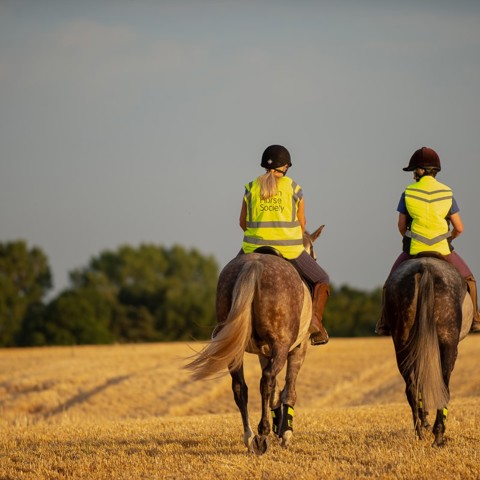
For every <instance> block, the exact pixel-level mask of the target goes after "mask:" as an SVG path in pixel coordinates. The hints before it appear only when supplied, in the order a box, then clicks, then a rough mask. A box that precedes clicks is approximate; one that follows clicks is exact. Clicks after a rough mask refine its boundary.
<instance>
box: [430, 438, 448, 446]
mask: <svg viewBox="0 0 480 480" xmlns="http://www.w3.org/2000/svg"><path fill="white" fill-rule="evenodd" d="M445 443H446V442H445V439H444V438H435V440H434V442H433V443H432V447H435V448H442V447H444V446H445Z"/></svg>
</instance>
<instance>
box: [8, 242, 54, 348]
mask: <svg viewBox="0 0 480 480" xmlns="http://www.w3.org/2000/svg"><path fill="white" fill-rule="evenodd" d="M51 287H52V275H51V271H50V267H49V265H48V259H47V257H46V255H45V254H44V253H43V252H42V250H41V249H40V248H38V247H32V248H28V247H27V244H26V242H25V241H23V240H17V241H13V242H6V243H0V346H1V347H5V346H13V345H15V344H16V337H17V335H18V334H19V332H20V331H21V328H22V321H23V319H24V317H25V315H26V313H27V311H28V310H29V307H30V306H32V305H35V304H40V303H41V301H42V299H43V298H44V296H45V294H46V293H47V292H48V290H49V289H50V288H51Z"/></svg>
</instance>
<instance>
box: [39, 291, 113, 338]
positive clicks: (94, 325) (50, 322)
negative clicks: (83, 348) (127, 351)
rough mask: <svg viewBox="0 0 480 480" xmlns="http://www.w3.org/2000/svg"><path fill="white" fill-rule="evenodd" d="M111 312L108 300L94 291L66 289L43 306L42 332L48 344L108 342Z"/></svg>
mask: <svg viewBox="0 0 480 480" xmlns="http://www.w3.org/2000/svg"><path fill="white" fill-rule="evenodd" d="M111 316H112V306H111V304H110V303H109V302H108V301H107V300H105V298H104V297H103V296H102V295H101V294H99V293H98V292H97V291H95V290H93V289H78V290H66V291H64V292H63V293H61V294H60V295H59V296H58V297H57V298H56V299H55V300H53V301H52V302H51V303H50V304H49V305H48V306H47V308H46V310H45V315H44V327H43V332H42V333H43V335H44V338H45V341H46V343H47V344H48V345H74V344H77V345H86V344H89V345H94V344H105V343H112V341H113V335H112V333H111V331H110V319H111ZM38 333H39V332H36V334H37V335H38Z"/></svg>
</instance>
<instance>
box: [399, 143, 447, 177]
mask: <svg viewBox="0 0 480 480" xmlns="http://www.w3.org/2000/svg"><path fill="white" fill-rule="evenodd" d="M416 168H424V169H434V170H436V171H437V172H439V171H440V170H441V169H442V165H441V164H440V158H439V156H438V155H437V152H436V151H435V150H433V149H431V148H428V147H422V148H419V149H418V150H417V151H416V152H415V153H414V154H413V155H412V158H410V162H409V164H408V167H405V168H404V169H403V171H404V172H413V171H414V170H415V169H416Z"/></svg>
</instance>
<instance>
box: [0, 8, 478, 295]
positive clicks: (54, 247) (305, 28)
mask: <svg viewBox="0 0 480 480" xmlns="http://www.w3.org/2000/svg"><path fill="white" fill-rule="evenodd" d="M478 25H480V2H476V1H461V0H460V1H455V2H447V1H441V0H440V1H433V0H432V1H416V2H413V1H411V2H410V1H402V2H400V1H398V2H394V1H374V0H358V1H323V2H322V1H318V2H314V1H299V2H294V1H276V2H274V1H260V2H253V1H252V2H250V1H245V2H239V1H238V2H237V1H223V2H222V1H195V2H194V1H153V0H152V1H146V0H129V1H126V0H125V1H122V0H118V1H81V2H78V1H73V0H63V1H48V0H39V1H33V0H32V1H22V0H15V1H13V0H11V1H10V0H3V1H2V2H0V241H3V242H4V241H8V240H16V239H25V240H26V241H27V242H28V244H29V245H37V246H39V247H41V248H42V249H43V250H44V251H45V253H46V254H47V256H48V258H49V262H50V265H51V267H52V269H53V273H54V283H55V291H58V290H60V289H62V288H65V287H66V286H67V284H68V272H69V271H71V270H73V269H74V268H77V267H81V266H85V265H86V264H87V263H88V261H89V259H90V258H91V257H92V256H96V255H98V254H99V253H100V252H101V251H102V250H106V249H116V248H117V247H118V246H120V245H122V244H130V245H133V246H137V245H139V244H140V243H142V242H148V243H156V244H162V245H165V246H171V245H173V244H181V245H184V246H186V247H188V248H190V247H195V248H197V249H199V250H200V251H201V252H203V253H205V254H213V255H214V256H215V257H216V258H217V260H218V263H219V265H220V266H223V265H224V264H225V263H226V262H228V260H230V258H232V257H233V256H234V255H235V254H236V252H237V251H238V250H239V248H240V244H241V238H242V232H241V230H240V228H239V226H238V215H239V211H240V205H241V199H242V194H243V186H244V184H245V183H247V182H248V181H250V180H252V179H253V178H255V177H256V176H257V175H259V174H261V173H262V170H261V168H260V166H259V163H260V157H261V153H262V152H263V150H264V148H265V147H266V146H268V145H269V144H272V143H280V144H283V145H285V146H286V147H287V148H288V149H289V150H290V153H291V155H292V161H293V167H292V169H291V170H290V172H289V173H290V175H291V176H292V177H293V178H294V179H295V180H296V181H297V182H298V183H299V184H300V185H301V186H302V187H303V190H304V194H305V199H306V214H307V224H308V225H307V226H308V227H310V229H312V230H313V229H315V228H316V227H317V226H318V225H320V224H325V225H326V227H325V229H324V232H323V234H322V236H321V237H320V239H319V240H318V243H317V246H316V247H317V254H318V258H319V262H320V264H321V265H322V266H323V267H324V268H325V269H326V270H327V271H328V272H329V274H330V277H331V280H332V283H334V284H335V285H342V284H349V285H351V286H353V287H356V288H362V289H372V288H375V287H377V286H380V285H381V284H382V283H383V281H384V280H385V277H386V275H387V274H388V272H389V269H390V267H391V265H392V263H393V261H394V260H395V258H396V256H397V255H398V253H399V252H400V248H401V238H400V235H399V234H398V232H397V227H396V222H397V213H396V206H397V203H398V199H399V197H400V194H401V192H402V190H403V189H404V187H405V186H406V185H407V184H408V183H410V182H411V175H410V174H409V173H405V172H403V171H402V167H404V166H406V165H407V163H408V160H409V158H410V156H411V155H412V153H413V152H414V151H415V150H416V149H417V148H419V147H421V146H430V147H432V148H434V149H435V150H436V151H437V152H438V154H439V155H440V158H441V160H442V165H443V170H442V172H441V174H440V175H439V177H438V179H439V180H440V181H443V182H445V183H447V184H449V185H450V186H451V187H452V188H453V190H454V194H455V197H456V199H457V202H458V203H459V205H460V208H461V215H462V218H463V220H464V223H465V227H466V228H465V233H464V234H463V235H462V236H461V237H460V238H459V239H457V240H456V241H455V245H456V249H457V251H458V252H459V253H460V254H461V255H462V257H463V258H464V259H465V260H466V261H467V263H468V264H469V265H470V267H471V269H472V270H473V272H474V274H477V275H480V255H479V254H478V248H477V245H478V239H479V238H480V224H479V223H480V222H479V215H478V211H477V209H478V207H479V205H480V193H479V187H478V183H479V182H478V179H479V178H480V161H479V156H480V135H479V126H480V93H479V90H478V86H479V85H480V29H479V28H478Z"/></svg>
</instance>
